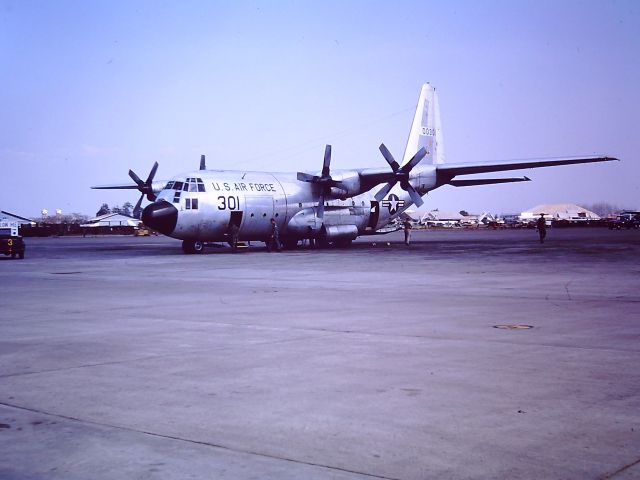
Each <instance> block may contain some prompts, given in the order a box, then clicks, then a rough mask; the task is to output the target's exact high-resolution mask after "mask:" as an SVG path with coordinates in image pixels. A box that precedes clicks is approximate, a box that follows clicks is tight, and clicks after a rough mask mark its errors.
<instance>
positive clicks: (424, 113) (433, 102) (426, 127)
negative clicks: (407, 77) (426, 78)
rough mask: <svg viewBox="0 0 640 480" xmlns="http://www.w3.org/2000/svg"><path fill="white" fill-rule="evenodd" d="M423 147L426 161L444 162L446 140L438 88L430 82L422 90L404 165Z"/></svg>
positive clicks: (405, 153)
mask: <svg viewBox="0 0 640 480" xmlns="http://www.w3.org/2000/svg"><path fill="white" fill-rule="evenodd" d="M422 147H425V148H426V149H427V156H426V157H425V159H424V161H425V162H429V163H433V164H441V163H444V141H443V139H442V126H441V125H440V106H439V105H438V94H437V93H436V89H435V88H434V87H433V86H431V84H429V83H425V84H424V85H423V86H422V91H421V92H420V98H419V100H418V106H417V107H416V113H415V115H414V117H413V123H412V124H411V132H410V133H409V139H408V140H407V148H406V149H405V151H404V158H403V160H402V165H404V164H405V163H407V162H408V161H409V160H410V159H411V157H413V156H414V155H415V154H416V152H417V151H418V150H420V149H421V148H422Z"/></svg>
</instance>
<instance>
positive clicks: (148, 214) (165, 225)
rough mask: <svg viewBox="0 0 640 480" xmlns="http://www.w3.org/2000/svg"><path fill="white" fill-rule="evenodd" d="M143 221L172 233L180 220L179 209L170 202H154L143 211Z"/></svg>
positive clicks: (149, 225) (155, 228) (167, 233)
mask: <svg viewBox="0 0 640 480" xmlns="http://www.w3.org/2000/svg"><path fill="white" fill-rule="evenodd" d="M142 222H143V223H144V224H145V225H146V226H148V227H150V228H152V229H154V230H157V231H158V232H160V233H163V234H165V235H170V234H171V232H173V230H174V229H175V228H176V223H177V222H178V209H177V208H176V207H174V206H173V205H171V204H170V203H169V202H156V203H152V204H151V205H147V206H146V207H145V209H144V210H143V211H142Z"/></svg>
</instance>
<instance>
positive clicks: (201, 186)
mask: <svg viewBox="0 0 640 480" xmlns="http://www.w3.org/2000/svg"><path fill="white" fill-rule="evenodd" d="M196 181H197V182H198V191H199V192H204V191H205V189H204V182H203V181H202V179H201V178H196Z"/></svg>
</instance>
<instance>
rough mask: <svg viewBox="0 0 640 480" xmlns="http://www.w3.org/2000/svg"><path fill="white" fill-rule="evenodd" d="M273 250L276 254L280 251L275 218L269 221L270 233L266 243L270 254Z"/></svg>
mask: <svg viewBox="0 0 640 480" xmlns="http://www.w3.org/2000/svg"><path fill="white" fill-rule="evenodd" d="M273 248H275V249H276V251H278V252H279V251H280V230H279V229H278V224H277V223H276V219H275V218H272V219H271V233H270V235H269V241H268V242H267V251H268V252H270V251H271V250H272V249H273Z"/></svg>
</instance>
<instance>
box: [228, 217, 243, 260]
mask: <svg viewBox="0 0 640 480" xmlns="http://www.w3.org/2000/svg"><path fill="white" fill-rule="evenodd" d="M239 231H240V229H239V228H238V225H236V224H235V223H232V224H231V225H229V231H228V234H229V243H230V244H231V251H232V252H233V253H236V252H237V251H238V232H239Z"/></svg>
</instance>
